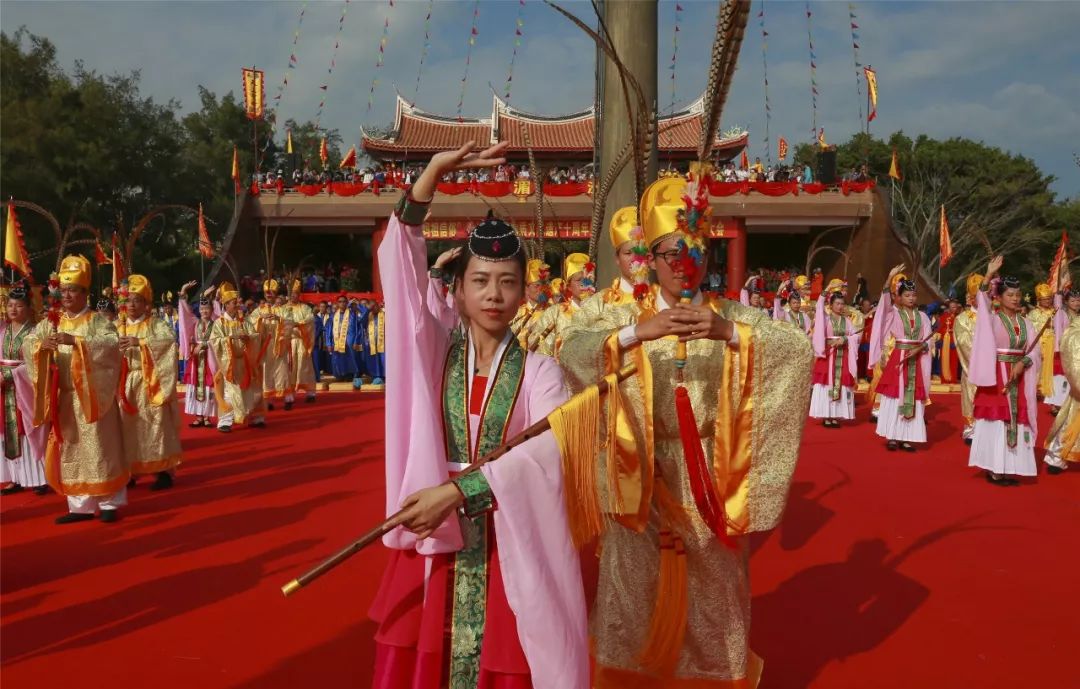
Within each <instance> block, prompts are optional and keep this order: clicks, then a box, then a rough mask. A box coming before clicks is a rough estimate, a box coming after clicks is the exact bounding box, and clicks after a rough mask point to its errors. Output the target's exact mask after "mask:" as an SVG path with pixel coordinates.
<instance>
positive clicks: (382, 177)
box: [375, 170, 386, 187]
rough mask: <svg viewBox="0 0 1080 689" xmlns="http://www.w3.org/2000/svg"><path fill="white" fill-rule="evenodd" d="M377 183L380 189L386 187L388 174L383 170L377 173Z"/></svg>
mask: <svg viewBox="0 0 1080 689" xmlns="http://www.w3.org/2000/svg"><path fill="white" fill-rule="evenodd" d="M375 183H376V184H378V185H379V186H380V187H383V186H386V173H385V172H383V171H382V170H376V171H375Z"/></svg>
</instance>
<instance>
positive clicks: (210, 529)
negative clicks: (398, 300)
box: [0, 393, 1080, 689]
mask: <svg viewBox="0 0 1080 689" xmlns="http://www.w3.org/2000/svg"><path fill="white" fill-rule="evenodd" d="M936 400H937V401H936V404H935V405H934V407H933V408H932V409H931V411H930V417H929V418H930V433H931V437H932V439H933V441H934V446H933V448H932V449H930V450H926V451H922V452H919V453H918V454H915V455H907V454H901V453H896V454H893V453H887V452H886V451H885V450H884V447H883V445H882V444H881V443H879V442H878V440H877V439H876V438H875V437H874V436H873V428H872V427H871V426H870V425H869V424H866V423H860V424H859V425H858V426H855V427H851V428H845V429H842V430H839V431H827V430H825V429H822V428H820V427H817V426H814V427H812V428H810V429H809V430H808V432H807V437H806V440H805V447H804V452H803V456H802V462H801V464H800V467H799V470H798V473H797V475H796V483H795V487H794V490H793V493H792V497H791V502H790V505H789V507H788V511H787V515H786V518H785V521H784V524H783V525H782V526H781V528H779V529H778V530H777V531H775V532H774V533H772V534H768V535H766V536H765V537H763V538H760V539H759V540H757V541H755V552H754V556H753V561H752V565H751V568H752V570H753V582H754V592H755V597H754V648H755V650H756V651H757V652H758V653H759V654H760V655H762V656H763V657H764V658H765V661H766V663H765V675H764V680H763V683H762V687H763V688H764V689H801V688H802V687H822V688H826V687H827V688H829V689H843V688H851V689H856V688H858V689H866V688H880V689H891V688H894V687H895V688H898V689H899V688H901V687H902V688H904V689H910V688H911V687H934V688H936V687H964V688H967V687H978V688H979V689H995V688H997V687H1001V688H1003V689H1004V688H1006V687H1007V688H1008V689H1017V688H1018V687H1040V689H1065V688H1066V687H1076V686H1077V681H1076V680H1077V676H1078V674H1077V670H1076V664H1075V661H1074V659H1073V657H1072V656H1071V653H1070V651H1071V650H1072V649H1071V646H1073V645H1075V641H1076V639H1077V638H1080V615H1077V614H1076V610H1077V597H1076V595H1077V594H1076V590H1075V587H1074V586H1072V583H1073V582H1074V580H1075V578H1076V572H1077V570H1078V567H1080V500H1078V496H1080V471H1076V470H1072V471H1070V472H1067V473H1066V474H1065V475H1062V476H1057V477H1051V476H1045V475H1042V476H1040V477H1039V478H1038V479H1037V480H1036V481H1033V482H1031V483H1029V484H1025V485H1023V486H1021V487H1019V488H1011V489H1004V488H997V487H994V486H991V485H989V484H987V483H986V482H985V481H984V480H983V479H982V478H981V477H979V476H978V475H977V473H976V472H975V471H973V470H971V469H968V468H967V467H966V463H967V452H966V448H965V447H964V446H963V444H962V443H961V442H960V440H959V437H958V435H957V429H956V425H957V422H958V419H959V410H958V399H957V398H956V397H955V396H948V395H939V396H938V397H937V398H936ZM862 414H863V415H865V410H862ZM269 420H270V427H269V428H268V429H266V430H264V431H257V430H238V431H237V432H236V433H233V434H232V435H231V436H222V435H220V434H218V433H216V432H214V431H204V430H199V431H198V432H194V431H190V430H188V429H185V440H186V444H185V451H186V453H187V462H186V463H185V464H184V466H183V467H182V468H181V472H180V475H179V480H178V482H177V486H176V488H174V489H173V490H171V491H167V492H164V493H150V492H149V491H148V490H147V489H146V487H145V486H146V485H147V484H148V483H149V481H148V480H145V479H144V481H143V485H142V486H140V487H139V488H136V489H134V490H133V491H132V492H131V495H130V502H131V504H130V506H129V507H128V508H127V509H125V510H124V512H123V519H122V520H121V521H120V522H118V523H116V524H112V525H106V524H101V523H98V522H91V523H84V524H75V525H68V526H63V527H61V526H56V525H54V524H53V523H52V520H53V518H54V517H56V516H58V515H60V514H62V513H63V511H64V508H63V503H62V501H61V500H60V499H59V498H57V497H56V496H55V495H50V496H47V497H36V496H34V495H32V494H29V493H23V494H19V495H14V496H7V497H5V498H3V501H2V503H0V509H2V512H0V518H2V528H0V544H2V545H0V558H2V559H0V562H2V568H0V592H2V597H0V615H2V620H0V671H2V677H3V683H4V686H5V688H6V687H11V688H13V689H18V688H20V687H34V688H40V689H51V688H52V687H61V686H66V685H70V684H71V683H72V682H73V681H75V680H76V678H77V679H78V681H79V683H80V686H82V687H86V688H90V689H96V688H98V687H101V688H103V689H104V688H106V687H108V688H109V689H113V688H115V687H138V688H141V687H155V688H161V689H172V688H174V687H175V688H177V689H180V688H183V689H190V688H192V687H197V688H199V689H226V688H228V689H277V688H285V687H304V688H309V687H310V688H316V687H318V688H321V689H353V688H359V687H366V686H368V681H369V674H370V666H371V659H372V646H371V641H370V638H371V634H372V625H371V624H370V623H369V622H368V621H367V620H366V616H365V611H366V609H367V605H368V603H369V602H370V600H371V597H372V595H373V593H374V589H375V587H376V586H377V584H378V580H379V574H380V573H381V569H382V565H383V563H384V561H385V551H383V550H382V549H381V547H380V548H374V549H371V550H369V551H367V552H365V553H363V554H361V555H359V556H357V557H355V558H353V559H352V560H351V561H350V562H348V563H347V564H345V565H343V566H342V567H341V568H339V570H338V571H336V572H334V573H332V574H330V575H328V576H326V577H324V578H323V579H321V580H320V581H318V582H316V583H315V584H314V585H313V586H312V587H311V588H309V589H306V590H303V591H301V592H299V593H297V594H296V595H295V596H294V597H292V598H290V599H285V598H283V597H282V596H281V594H280V593H279V592H278V588H279V586H280V585H281V584H283V583H284V582H285V581H288V580H289V579H291V578H292V577H293V576H295V575H296V574H298V573H299V572H301V571H303V570H305V569H306V568H308V567H310V566H311V565H313V564H315V563H316V562H318V561H320V560H321V559H322V558H323V557H325V556H328V555H329V554H331V553H332V552H333V551H335V550H336V549H338V548H339V547H340V546H342V545H344V544H345V543H347V542H348V541H350V540H352V539H353V538H355V537H357V536H358V535H359V534H360V533H362V532H363V531H364V530H366V529H367V528H368V527H369V526H370V525H372V524H373V523H374V522H375V520H376V519H377V518H378V517H379V516H380V515H381V514H382V508H383V497H382V461H381V459H382V452H383V443H382V427H383V426H382V424H383V415H382V406H381V400H380V399H378V398H374V397H368V396H361V395H355V394H347V393H346V394H334V395H325V396H323V397H321V398H320V400H319V403H318V404H316V405H315V406H307V405H298V406H297V408H296V409H295V410H294V411H292V412H289V413H284V412H281V411H278V412H273V413H271V415H270V419H269ZM1040 422H1041V423H1042V424H1043V425H1044V429H1043V430H1044V432H1045V426H1048V425H1049V417H1048V416H1044V417H1043V418H1041V419H1040Z"/></svg>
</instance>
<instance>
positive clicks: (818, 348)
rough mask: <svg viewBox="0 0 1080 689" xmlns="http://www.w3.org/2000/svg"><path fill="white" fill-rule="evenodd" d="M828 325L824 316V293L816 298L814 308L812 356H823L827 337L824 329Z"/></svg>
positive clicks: (827, 320)
mask: <svg viewBox="0 0 1080 689" xmlns="http://www.w3.org/2000/svg"><path fill="white" fill-rule="evenodd" d="M828 327H829V319H828V318H826V317H825V295H821V296H819V297H818V299H817V308H816V309H815V310H814V334H813V337H812V338H811V339H812V341H813V344H814V356H816V357H817V358H819V359H820V358H822V357H824V356H825V340H826V338H827V337H828V333H826V332H825V331H826V329H827V328H828Z"/></svg>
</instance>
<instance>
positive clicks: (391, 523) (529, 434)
mask: <svg viewBox="0 0 1080 689" xmlns="http://www.w3.org/2000/svg"><path fill="white" fill-rule="evenodd" d="M635 373H637V366H636V365H634V364H630V365H629V366H625V367H623V368H622V369H620V370H619V372H618V374H617V381H618V382H620V383H621V382H623V381H624V380H626V379H627V378H629V377H630V376H632V375H634V374H635ZM596 387H597V389H598V390H599V391H600V394H601V395H605V394H607V393H608V383H607V381H606V380H601V381H600V382H598V383H597V384H596ZM578 394H584V393H578ZM575 397H576V395H575ZM571 402H572V400H571V401H568V402H566V403H565V404H564V405H563V407H565V406H566V405H567V404H570V403H571ZM563 407H559V409H562V408H563ZM559 409H556V410H555V411H553V412H552V414H556V413H558V411H559ZM550 417H551V414H549V415H548V416H546V417H544V418H543V419H541V420H540V421H537V422H536V423H534V424H533V425H531V426H529V427H528V428H526V429H525V430H524V431H522V432H521V433H518V434H517V435H515V436H514V437H513V438H510V439H509V440H507V441H506V442H505V443H503V444H502V445H500V446H499V447H497V448H495V449H494V450H492V451H491V452H489V453H487V454H486V455H484V456H483V457H481V458H480V459H478V460H476V461H475V462H473V463H472V464H470V465H469V466H468V467H467V468H466V469H465V470H464V471H462V472H461V474H459V475H460V476H464V475H467V474H471V473H473V472H476V471H479V470H480V467H482V466H484V465H485V464H487V463H488V462H494V461H495V460H496V459H499V458H500V457H502V456H503V455H505V454H506V453H507V452H509V451H510V450H512V449H514V448H515V447H517V446H518V445H520V444H522V443H524V442H525V441H527V440H532V439H533V438H535V437H536V436H538V435H540V434H541V433H543V432H545V431H547V430H550V429H551V422H550V421H548V419H549V418H550ZM404 516H405V510H399V511H397V512H396V513H394V514H393V515H391V516H390V517H389V518H387V519H386V520H385V521H383V522H382V523H381V524H379V525H378V526H376V527H375V528H374V529H372V530H371V531H368V532H367V533H366V534H364V535H363V536H361V537H360V538H358V539H357V540H355V541H353V542H352V543H350V544H349V545H347V546H345V547H344V548H342V549H341V550H339V551H338V552H337V553H335V554H334V555H333V556H331V557H329V558H327V559H326V560H324V561H323V562H322V563H321V564H319V565H316V566H315V567H313V568H312V569H310V570H308V571H307V572H305V573H304V574H301V575H300V576H299V577H297V578H296V579H293V580H292V581H290V582H289V583H287V584H285V585H284V586H282V587H281V592H282V593H283V594H285V595H286V596H291V595H292V594H294V593H296V592H297V591H299V590H300V589H302V588H304V587H305V586H307V585H308V584H310V583H311V582H313V581H315V580H316V579H318V578H319V577H321V576H322V575H324V574H326V573H327V572H329V571H330V570H332V569H334V568H335V567H337V566H338V565H340V564H341V563H342V562H345V560H348V559H349V558H350V557H352V556H353V555H355V554H356V553H358V552H360V551H361V550H363V549H364V548H366V547H368V546H369V545H371V544H372V543H374V542H375V541H377V540H378V539H380V538H382V537H383V536H385V535H386V534H387V533H389V532H390V531H392V530H393V529H395V528H397V527H398V526H400V525H401V524H402V523H403V521H404Z"/></svg>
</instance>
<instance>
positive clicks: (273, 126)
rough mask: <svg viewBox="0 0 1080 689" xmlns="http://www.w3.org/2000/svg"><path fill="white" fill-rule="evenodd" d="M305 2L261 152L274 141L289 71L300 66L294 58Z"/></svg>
mask: <svg viewBox="0 0 1080 689" xmlns="http://www.w3.org/2000/svg"><path fill="white" fill-rule="evenodd" d="M307 6H308V4H307V2H306V1H305V2H304V3H303V4H302V5H300V17H299V19H297V21H296V29H295V30H293V40H292V47H291V48H290V49H289V63H288V64H287V65H285V75H284V76H283V77H282V79H281V83H280V84H278V87H277V91H276V92H275V93H274V99H273V102H272V103H271V107H270V115H269V117H267V119H268V120H269V121H270V131H269V132H268V133H267V135H266V143H265V144H263V152H265V151H266V150H267V149H269V148H270V143H271V142H272V141H273V140H274V134H276V133H277V111H278V108H279V107H281V99H282V98H284V96H285V91H286V90H288V88H289V70H295V69H296V68H297V65H299V64H300V58H298V57H297V56H296V49H297V45H298V44H299V43H300V29H301V28H303V26H304V15H305V14H306V13H307Z"/></svg>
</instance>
